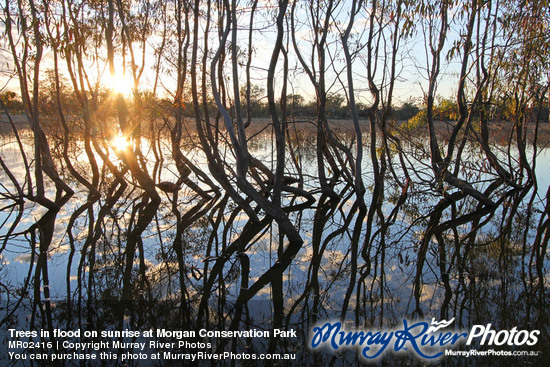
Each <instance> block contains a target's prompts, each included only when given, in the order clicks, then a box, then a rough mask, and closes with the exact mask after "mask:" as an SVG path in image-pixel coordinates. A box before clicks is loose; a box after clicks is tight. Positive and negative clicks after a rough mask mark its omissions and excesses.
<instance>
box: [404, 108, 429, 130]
mask: <svg viewBox="0 0 550 367" xmlns="http://www.w3.org/2000/svg"><path fill="white" fill-rule="evenodd" d="M427 123H428V114H427V112H426V109H422V110H420V111H419V112H418V113H417V114H416V115H414V117H412V118H411V119H409V120H408V121H407V122H406V123H405V124H403V128H405V129H407V130H416V129H418V128H421V127H424V126H426V125H427Z"/></svg>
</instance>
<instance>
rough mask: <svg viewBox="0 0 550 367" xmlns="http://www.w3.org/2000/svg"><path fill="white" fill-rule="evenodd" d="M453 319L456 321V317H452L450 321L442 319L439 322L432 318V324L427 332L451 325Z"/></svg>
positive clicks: (433, 331)
mask: <svg viewBox="0 0 550 367" xmlns="http://www.w3.org/2000/svg"><path fill="white" fill-rule="evenodd" d="M453 321H455V318H454V317H453V318H452V319H450V320H449V321H446V320H441V321H439V322H437V321H435V319H434V318H432V325H431V326H430V327H429V328H428V330H427V331H426V333H427V334H428V333H435V332H436V331H437V330H439V329H444V328H446V327H447V326H449V325H451V324H452V323H453Z"/></svg>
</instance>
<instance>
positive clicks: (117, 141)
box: [111, 135, 130, 151]
mask: <svg viewBox="0 0 550 367" xmlns="http://www.w3.org/2000/svg"><path fill="white" fill-rule="evenodd" d="M111 146H112V147H113V148H114V149H115V150H117V151H126V150H128V147H129V146H130V142H129V141H128V138H126V137H125V136H123V135H117V136H115V137H114V138H113V139H111Z"/></svg>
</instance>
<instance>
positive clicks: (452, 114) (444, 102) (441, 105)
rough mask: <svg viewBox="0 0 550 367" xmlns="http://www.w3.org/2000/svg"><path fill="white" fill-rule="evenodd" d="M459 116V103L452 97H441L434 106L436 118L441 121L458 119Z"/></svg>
mask: <svg viewBox="0 0 550 367" xmlns="http://www.w3.org/2000/svg"><path fill="white" fill-rule="evenodd" d="M458 116H459V111H458V104H457V103H456V102H455V101H452V100H450V99H446V98H441V97H440V98H439V100H438V103H437V105H436V106H434V119H436V120H441V121H456V120H458Z"/></svg>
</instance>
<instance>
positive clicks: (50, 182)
mask: <svg viewBox="0 0 550 367" xmlns="http://www.w3.org/2000/svg"><path fill="white" fill-rule="evenodd" d="M549 12H550V10H549V6H548V2H547V1H537V2H534V1H533V2H525V1H519V0H511V1H507V2H501V1H499V0H488V1H477V0H474V1H471V2H457V1H449V0H418V1H408V0H371V1H363V0H350V1H346V2H339V1H333V0H307V1H302V0H296V1H291V2H289V1H288V0H279V1H276V2H269V1H268V2H259V1H258V0H251V1H248V0H247V1H241V0H224V1H202V0H170V1H161V0H128V1H122V0H93V1H91V0H56V1H51V0H17V1H15V0H6V1H5V3H4V5H3V10H2V16H1V22H2V24H3V30H4V32H3V38H4V44H5V46H4V47H5V48H4V49H3V51H4V54H6V55H8V56H9V62H8V64H7V65H6V67H5V68H4V69H3V70H2V71H3V73H2V75H3V76H5V78H6V85H7V86H8V87H9V88H11V89H14V88H15V87H17V89H18V91H17V94H14V93H13V92H10V91H8V89H7V88H8V87H6V88H4V90H3V93H2V95H1V96H0V98H1V101H2V104H3V107H4V115H5V119H3V121H6V124H7V125H6V126H9V132H8V133H7V136H6V137H4V136H3V138H5V139H6V144H5V146H6V147H10V149H12V151H13V150H15V151H16V153H17V154H16V155H15V156H16V158H13V159H8V158H6V157H5V156H4V155H3V154H2V155H0V166H1V167H2V169H1V175H2V185H1V188H0V200H1V201H2V209H1V210H2V214H3V215H4V216H5V218H6V219H5V221H4V223H3V224H2V229H1V231H0V241H1V247H0V255H2V258H4V255H6V256H7V254H8V253H10V252H9V251H10V250H9V249H10V248H11V246H14V244H18V245H17V246H20V244H21V243H24V245H23V247H24V248H25V249H26V251H28V252H29V254H28V255H29V256H30V258H31V260H30V261H29V263H28V276H26V277H25V279H22V280H19V281H18V282H17V284H8V283H7V282H6V283H3V282H4V281H1V280H0V283H2V284H1V286H2V293H1V295H2V297H3V298H2V301H5V302H6V307H5V308H4V310H5V313H4V314H3V315H2V316H1V319H0V325H1V326H2V327H4V326H7V325H12V324H11V323H12V322H15V321H14V319H15V318H16V317H15V315H16V313H17V312H18V310H19V309H20V308H22V307H27V310H26V311H28V312H27V314H28V315H31V316H30V318H29V323H30V325H29V328H31V329H39V328H42V329H50V330H53V329H54V328H55V327H57V326H58V323H59V320H60V319H59V318H57V316H56V315H59V313H60V312H61V313H62V314H63V318H62V321H63V322H64V323H65V324H66V325H65V328H66V329H72V328H74V327H77V326H79V325H83V324H84V323H86V324H88V325H103V326H104V324H103V323H106V322H107V321H106V320H108V322H110V323H111V325H115V324H116V327H117V328H119V329H122V328H124V327H125V326H127V325H128V324H130V325H132V327H133V328H136V329H138V328H155V327H157V326H159V325H160V324H163V325H178V326H179V327H182V328H183V327H184V326H185V327H186V328H187V329H189V330H191V329H197V330H198V329H200V328H208V327H212V326H213V325H214V326H215V327H217V328H220V329H223V330H238V329H242V328H243V325H246V326H247V327H249V328H250V327H252V325H254V326H256V325H258V320H254V316H253V311H254V308H253V307H252V306H251V305H252V302H254V301H255V300H257V299H259V298H260V299H261V297H262V296H264V295H269V297H268V304H269V307H267V308H266V309H267V310H269V312H270V318H269V320H268V326H266V327H268V328H285V327H288V326H289V325H298V326H299V327H301V328H302V329H303V330H305V332H306V333H307V330H309V328H310V326H312V323H315V322H316V321H317V320H318V319H320V318H322V317H338V318H341V319H346V318H347V317H349V316H350V313H352V312H353V313H354V315H353V320H354V322H355V324H356V326H359V325H387V324H388V323H391V322H395V315H396V314H397V315H399V316H398V317H402V316H403V315H406V316H407V317H408V316H410V317H423V316H424V315H425V314H430V315H435V316H438V317H439V318H440V319H446V320H448V319H450V318H453V317H456V318H457V320H459V321H458V323H460V325H459V326H463V325H466V324H468V323H473V322H474V321H475V322H478V321H479V317H482V316H486V314H485V313H484V312H485V311H483V309H482V308H479V313H476V312H478V311H477V310H478V308H477V305H478V304H479V303H483V302H485V301H487V298H486V297H484V296H483V295H486V294H485V293H484V292H487V293H491V294H492V295H493V296H494V295H495V294H496V296H495V298H498V299H500V300H502V304H500V303H499V304H498V306H495V307H499V308H500V309H499V312H500V311H502V312H500V313H499V316H498V317H499V318H500V319H499V320H498V321H499V322H500V323H501V324H502V325H508V324H510V325H511V324H514V325H516V324H518V325H519V324H520V323H521V324H529V325H533V327H536V328H539V329H541V330H542V329H545V330H547V329H548V311H547V310H548V306H549V304H548V303H549V300H550V298H549V297H548V284H547V283H548V277H547V270H548V269H547V266H548V262H547V258H548V253H547V246H548V243H549V237H550V220H549V215H550V211H549V209H550V191H546V188H542V187H540V186H539V182H540V181H539V179H538V177H537V171H536V169H535V168H536V164H537V157H538V155H539V153H540V152H541V149H542V148H541V144H540V143H541V139H542V138H541V136H543V135H541V134H542V132H543V131H544V130H543V122H544V123H545V119H547V111H548V100H549V93H548V88H549V80H548V70H550V32H548V19H550V13H549ZM413 46H414V47H413ZM418 47H420V48H422V52H419V53H418V54H416V51H411V50H412V49H418ZM411 75H414V76H411ZM407 78H410V79H407ZM404 79H406V80H404ZM10 80H11V82H9V81H10ZM404 84H405V85H418V86H419V89H418V90H419V92H416V93H417V94H419V95H416V96H414V95H413V96H408V95H407V96H402V95H400V94H398V92H397V90H398V89H403V85H404ZM442 86H448V87H449V88H448V89H449V90H452V91H453V95H452V96H448V95H446V96H444V97H441V95H442V92H441V89H442ZM411 88H412V87H410V86H409V89H408V90H411ZM413 93H414V92H413ZM410 97H412V98H414V99H410ZM403 98H405V99H406V100H407V102H405V103H401V102H399V100H400V99H403ZM416 101H421V102H416ZM15 115H24V117H25V119H26V120H27V122H28V126H29V128H30V132H29V134H28V135H27V134H23V131H24V129H23V127H22V126H21V125H20V124H18V123H17V121H15V120H14V118H15ZM260 120H261V123H256V121H260ZM333 120H343V121H344V124H346V126H347V127H348V128H347V130H346V131H342V130H340V129H338V128H337V126H336V124H335V123H333ZM503 121H504V122H505V124H506V125H505V126H506V130H505V131H506V134H504V136H505V138H503V141H502V142H501V143H502V144H501V145H498V144H496V143H495V141H494V136H495V134H494V132H495V130H496V124H495V122H498V124H499V126H498V127H499V128H500V127H501V126H502V125H501V123H502V122H503ZM443 124H444V125H443ZM441 126H445V132H446V134H444V135H443V134H441V130H442V128H441ZM544 129H546V130H547V128H546V127H544ZM413 130H415V131H416V132H418V131H420V132H421V134H416V133H415V134H413ZM29 136H30V138H28V137H29ZM27 139H30V140H27ZM542 143H543V144H546V143H547V142H542ZM7 151H8V149H7V148H6V152H7ZM30 218H35V219H36V220H35V221H32V223H31V224H29V223H28V222H29V219H30ZM518 223H522V224H523V225H522V226H518ZM518 227H519V229H518ZM517 231H520V233H517ZM59 232H62V235H61V236H59ZM483 246H485V247H487V248H488V249H489V250H490V251H489V250H488V251H485V252H484V251H481V250H479V247H483ZM150 247H152V248H153V249H154V256H153V258H154V259H155V261H156V262H152V260H151V258H150V252H149V249H150ZM63 248H65V249H66V253H67V254H66V256H67V259H68V260H67V268H66V276H65V278H66V279H65V284H64V285H63V287H64V295H63V297H62V300H61V302H60V303H54V302H52V294H51V291H50V273H49V270H48V269H50V267H51V256H53V254H54V252H55V251H62V250H61V249H63ZM495 249H498V250H499V251H500V252H498V253H497V254H496V255H495V254H494V251H495ZM518 249H521V251H519V250H518ZM512 250H513V251H512ZM151 251H153V250H151ZM488 252H490V253H491V256H492V257H491V259H490V260H491V262H487V263H484V262H483V261H481V260H479V259H477V258H476V256H477V254H480V253H488ZM495 257H498V261H496V262H493V261H492V260H494V258H495ZM258 264H262V265H261V266H260V265H258ZM300 266H303V268H300ZM494 266H498V269H499V270H500V272H499V274H500V276H501V278H500V283H499V284H498V285H497V286H494V288H490V284H485V283H484V284H483V287H487V288H482V290H480V288H479V287H482V286H481V285H480V284H479V283H478V282H477V281H478V280H479V279H480V277H481V275H482V274H483V273H485V274H486V273H490V275H491V277H492V278H498V277H497V276H496V275H495V274H494V273H493V272H492V271H489V270H492V269H493V268H494ZM397 267H399V268H401V269H403V272H404V273H406V275H404V276H403V277H402V283H400V284H399V285H397V286H396V285H395V283H391V279H392V277H394V276H393V275H391V276H390V275H389V272H390V271H393V269H396V268H397ZM8 268H9V267H7V266H5V267H4V268H3V270H2V271H6V270H5V269H8ZM298 268H299V269H302V270H303V269H307V270H304V271H303V273H302V275H303V277H304V279H305V280H303V279H299V280H296V279H293V278H292V275H293V274H294V273H293V271H295V270H296V269H298ZM488 268H491V269H488ZM511 269H514V270H511ZM75 279H76V280H75ZM390 283H391V285H392V286H395V288H392V289H390ZM335 289H338V291H337V293H336V291H335ZM403 289H407V290H409V289H410V292H411V294H412V295H411V299H410V302H408V305H407V306H403V305H404V304H405V303H407V302H401V303H400V302H399V301H396V302H395V304H399V306H400V307H405V308H406V309H405V310H400V311H396V310H390V309H389V308H390V307H393V306H389V303H390V302H389V301H390V300H391V301H395V300H396V299H398V298H400V297H408V295H402V294H400V295H395V294H393V291H395V292H398V290H401V291H402V290H403ZM331 292H335V294H337V296H334V297H333V298H332V297H331ZM478 296H479V297H478ZM158 299H163V300H165V301H166V303H165V304H163V305H162V306H158V308H155V306H154V304H155V303H156V300H158ZM23 300H25V301H30V302H23ZM519 300H521V302H523V303H522V305H525V306H524V307H523V306H522V309H521V312H520V311H517V310H514V312H511V311H510V310H509V309H507V307H508V306H507V305H508V304H509V303H511V304H514V306H517V304H519V303H520V301H519ZM387 301H388V302H387ZM59 304H63V306H58V305H59ZM56 305H57V306H56ZM434 305H436V306H434ZM165 307H166V308H165ZM396 307H397V306H396ZM517 307H520V306H517ZM62 309H63V310H64V311H62ZM98 310H99V311H98ZM165 310H172V313H170V312H165ZM173 310H176V311H173ZM507 310H508V311H507ZM155 311H159V314H157V315H155V317H152V316H151V314H154V313H155ZM392 312H393V315H394V317H393V319H392V316H389V315H392ZM251 315H252V316H251ZM487 321H488V322H489V321H491V322H492V321H493V320H487ZM495 322H496V321H495ZM155 323H156V324H155ZM298 326H297V327H298ZM547 331H548V330H547ZM304 335H305V334H304ZM542 335H546V336H547V335H548V332H545V333H542V334H541V338H543V337H542ZM546 336H545V337H544V338H546ZM226 343H229V341H228V340H217V341H216V345H215V347H216V348H218V350H224V348H226V347H227V348H229V347H228V346H226ZM231 343H232V345H231V348H232V349H231V350H236V349H237V348H240V347H241V345H240V344H239V343H238V342H237V341H236V340H232V341H231ZM544 343H546V344H545V345H550V344H549V343H548V339H544ZM262 348H263V349H264V350H268V351H270V352H274V351H278V350H281V349H284V350H292V349H293V348H299V347H298V346H292V345H289V343H287V342H285V341H283V340H280V339H277V338H274V339H272V340H270V341H269V342H268V344H267V345H264V346H263V347H262ZM306 354H307V352H304V353H303V354H302V357H301V358H302V362H303V363H306V361H310V362H311V359H310V358H309V357H308V356H307V355H306ZM355 357H356V356H353V358H355ZM312 358H315V359H319V360H318V361H316V362H318V364H323V362H324V361H321V359H322V357H319V356H316V357H312ZM342 358H346V357H345V356H344V357H342ZM541 358H542V357H541Z"/></svg>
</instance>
